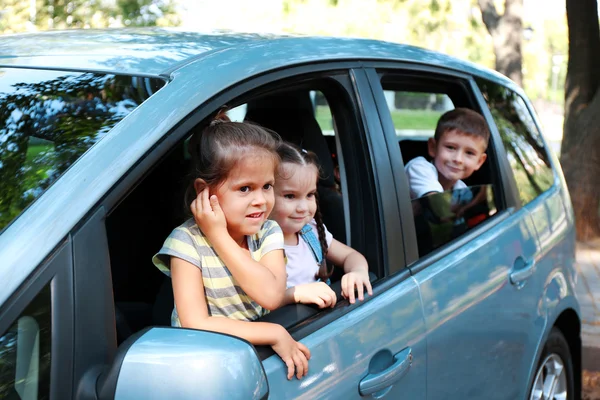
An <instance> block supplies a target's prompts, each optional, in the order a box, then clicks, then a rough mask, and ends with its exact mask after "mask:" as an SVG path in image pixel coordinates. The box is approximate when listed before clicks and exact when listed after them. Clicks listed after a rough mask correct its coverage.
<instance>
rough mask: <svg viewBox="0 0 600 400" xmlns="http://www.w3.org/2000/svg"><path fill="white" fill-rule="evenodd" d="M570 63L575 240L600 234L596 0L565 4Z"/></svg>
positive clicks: (565, 154)
mask: <svg viewBox="0 0 600 400" xmlns="http://www.w3.org/2000/svg"><path fill="white" fill-rule="evenodd" d="M566 3H567V20H568V25H569V43H570V45H569V64H568V71H567V80H566V84H565V125H564V136H563V141H562V149H561V164H562V166H563V171H564V174H565V179H566V180H567V184H568V186H569V191H570V193H571V201H572V202H573V208H574V209H575V220H576V221H577V236H578V237H579V238H580V239H591V238H594V237H598V236H600V216H599V214H598V206H599V201H600V90H599V86H600V27H599V26H598V4H597V0H567V1H566Z"/></svg>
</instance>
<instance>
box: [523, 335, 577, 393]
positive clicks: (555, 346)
mask: <svg viewBox="0 0 600 400" xmlns="http://www.w3.org/2000/svg"><path fill="white" fill-rule="evenodd" d="M549 383H554V385H552V384H549ZM552 386H554V387H553V388H552ZM530 387H531V389H530V393H529V400H562V399H568V400H575V381H574V380H573V359H572V358H571V352H570V350H569V344H568V343H567V340H566V339H565V337H564V335H563V334H562V332H561V331H560V330H559V329H557V328H552V330H551V331H550V335H548V340H546V344H545V345H544V349H543V351H542V355H541V357H540V360H539V362H538V365H537V367H536V369H535V373H534V375H533V380H532V382H531V386H530ZM578 397H579V396H578Z"/></svg>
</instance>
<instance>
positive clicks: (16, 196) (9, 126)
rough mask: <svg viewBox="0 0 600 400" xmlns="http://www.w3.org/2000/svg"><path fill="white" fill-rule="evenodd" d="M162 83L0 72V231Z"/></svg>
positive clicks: (27, 71)
mask: <svg viewBox="0 0 600 400" xmlns="http://www.w3.org/2000/svg"><path fill="white" fill-rule="evenodd" d="M163 85H164V81H162V80H159V79H153V78H140V77H131V76H121V75H107V74H97V73H75V72H64V71H40V70H31V69H17V68H6V69H0V182H2V191H0V230H2V229H4V228H5V227H6V226H7V225H8V224H9V223H10V222H11V221H12V220H13V219H14V218H16V217H17V216H18V215H19V214H20V213H21V212H22V211H23V209H24V208H25V207H27V206H28V205H29V204H30V203H31V202H32V201H34V200H35V199H36V198H38V197H39V196H40V195H41V194H42V193H43V192H44V191H45V190H46V189H47V188H48V187H49V186H50V185H51V184H52V183H54V182H55V181H56V179H57V178H58V177H59V176H60V175H61V174H62V173H64V172H65V171H66V170H67V168H69V167H70V166H71V165H72V164H73V163H74V162H75V161H77V159H78V158H79V157H80V156H81V155H82V154H83V153H84V152H85V151H86V150H87V149H89V148H90V146H92V145H93V144H94V143H96V142H97V141H98V140H100V139H101V138H102V137H103V136H104V135H105V134H106V133H107V132H108V131H109V130H110V129H111V128H112V127H113V126H115V124H116V123H117V122H119V121H120V120H121V119H123V118H124V117H125V116H126V115H128V114H129V113H130V112H131V111H133V110H134V109H135V108H136V107H137V106H138V105H139V104H141V103H142V102H143V101H144V100H145V99H147V98H148V97H149V96H150V95H151V94H152V93H154V92H155V91H157V90H158V89H160V87H162V86H163Z"/></svg>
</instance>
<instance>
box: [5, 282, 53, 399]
mask: <svg viewBox="0 0 600 400" xmlns="http://www.w3.org/2000/svg"><path fill="white" fill-rule="evenodd" d="M50 298H51V297H50V286H46V287H45V288H44V289H42V291H41V292H40V293H39V294H38V295H37V296H36V298H35V299H33V301H32V302H31V303H30V304H29V305H28V306H27V308H25V311H23V313H22V314H21V316H20V317H19V318H18V319H17V320H16V321H15V322H14V323H13V324H12V325H11V326H10V328H8V330H7V331H6V332H4V333H3V334H2V336H0V399H48V398H49V396H50V358H51V357H50V356H51V353H50V349H51V343H52V331H51V316H52V315H51V303H50Z"/></svg>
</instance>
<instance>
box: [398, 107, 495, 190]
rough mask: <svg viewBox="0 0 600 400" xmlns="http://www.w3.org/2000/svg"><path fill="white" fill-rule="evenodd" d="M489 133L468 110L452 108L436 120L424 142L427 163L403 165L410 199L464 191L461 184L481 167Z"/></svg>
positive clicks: (419, 160) (422, 159) (414, 161)
mask: <svg viewBox="0 0 600 400" xmlns="http://www.w3.org/2000/svg"><path fill="white" fill-rule="evenodd" d="M489 138H490V131H489V129H488V126H487V123H486V122H485V119H484V118H483V116H481V114H479V113H477V112H475V111H473V110H470V109H468V108H455V109H454V110H451V111H448V112H446V113H445V114H443V115H442V116H441V117H440V119H439V120H438V123H437V127H436V128H435V134H434V137H433V138H430V139H429V141H428V143H427V144H428V152H429V155H430V156H431V157H432V161H431V162H429V161H427V160H426V159H425V157H416V158H414V159H412V160H411V161H409V162H408V164H406V167H405V170H406V175H407V176H408V184H409V187H410V198H411V199H416V198H419V197H423V196H425V195H427V194H430V193H439V192H444V191H446V190H451V189H462V188H466V187H467V185H466V184H465V183H464V182H463V181H462V180H463V179H466V178H468V177H469V176H471V174H473V172H475V171H477V170H478V169H479V168H480V167H481V166H482V165H483V163H484V161H485V159H486V157H487V155H486V153H485V151H486V149H487V146H488V141H489Z"/></svg>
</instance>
